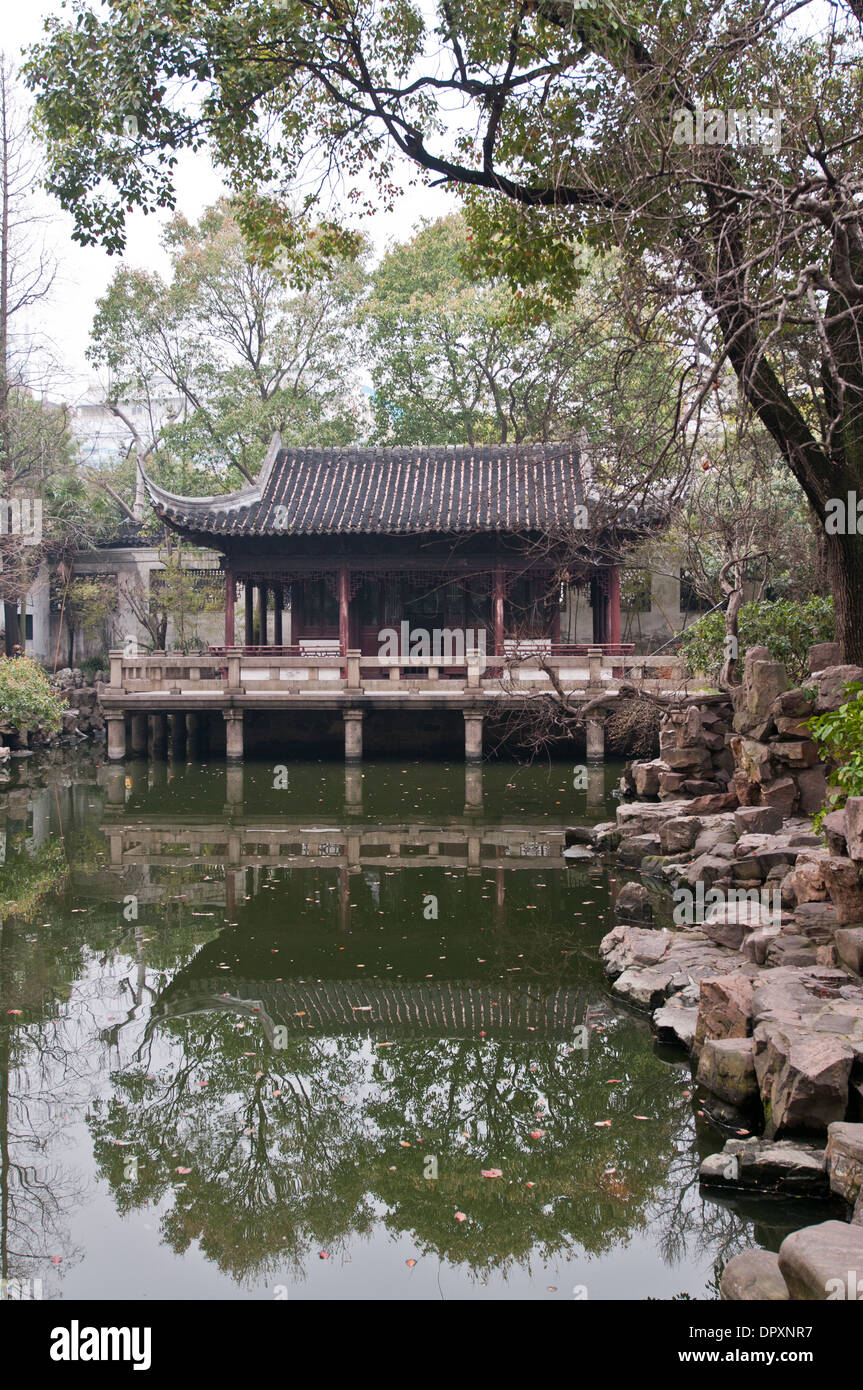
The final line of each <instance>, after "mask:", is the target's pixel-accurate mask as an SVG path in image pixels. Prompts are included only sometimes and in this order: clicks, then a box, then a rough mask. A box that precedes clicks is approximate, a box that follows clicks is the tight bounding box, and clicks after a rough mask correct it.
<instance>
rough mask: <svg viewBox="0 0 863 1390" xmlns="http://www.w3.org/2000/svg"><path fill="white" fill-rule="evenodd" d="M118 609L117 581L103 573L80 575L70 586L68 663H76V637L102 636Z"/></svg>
mask: <svg viewBox="0 0 863 1390" xmlns="http://www.w3.org/2000/svg"><path fill="white" fill-rule="evenodd" d="M116 612H117V585H116V583H114V582H113V581H112V580H111V579H109V578H107V577H104V576H101V575H79V576H77V577H76V578H74V579H72V580H71V582H70V583H69V584H68V586H67V588H66V602H65V613H66V629H67V632H68V635H69V640H68V646H67V649H66V665H67V666H74V665H75V638H76V636H77V635H78V634H79V633H80V635H81V636H82V637H89V638H94V637H102V638H103V640H104V634H105V632H106V629H107V627H108V624H109V621H110V619H111V618H112V617H114V616H116Z"/></svg>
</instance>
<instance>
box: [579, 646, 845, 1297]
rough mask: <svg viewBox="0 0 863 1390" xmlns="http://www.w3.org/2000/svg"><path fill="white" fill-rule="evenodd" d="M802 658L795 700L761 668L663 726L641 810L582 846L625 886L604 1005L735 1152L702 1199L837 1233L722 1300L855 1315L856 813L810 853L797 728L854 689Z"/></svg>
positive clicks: (631, 808)
mask: <svg viewBox="0 0 863 1390" xmlns="http://www.w3.org/2000/svg"><path fill="white" fill-rule="evenodd" d="M810 656H811V661H810V669H813V677H812V681H813V683H812V687H811V688H807V689H806V690H804V691H789V690H788V689H787V685H788V682H787V679H786V678H785V672H784V668H783V667H782V666H781V665H780V663H778V662H773V661H770V660H769V653H767V652H766V651H765V649H763V648H756V649H754V650H753V651H750V652H749V653H748V654H747V659H746V662H745V667H744V680H743V685H742V687H741V689H740V691H739V692H737V693H736V694H735V699H734V702H733V705H732V704H731V702H729V703H728V705H727V707H724V706H723V705H722V703H721V701H720V702H719V703H718V704H717V701H716V698H715V697H714V699H713V701H712V703H711V704H710V706H709V707H707V708H706V709H699V708H698V706H697V705H693V706H691V707H690V708H689V709H688V710H687V711H685V712H680V711H675V712H674V713H673V714H670V715H668V716H666V718H665V720H664V721H663V729H662V732H661V735H660V748H661V754H660V758H659V759H656V760H653V761H652V762H651V763H649V764H635V765H633V766H632V767H631V768H630V769H629V770H628V772H627V774H626V775H625V777H624V782H623V784H622V790H623V791H624V793H625V794H629V795H635V796H637V797H639V796H640V797H652V798H654V799H653V800H649V801H646V800H637V801H633V802H628V803H625V804H622V805H621V806H619V807H618V812H617V819H616V821H615V822H614V823H608V824H603V825H599V826H597V827H595V828H594V831H593V833H592V841H593V845H594V847H595V848H596V849H600V850H606V851H614V852H616V859H617V865H618V868H619V870H620V878H621V886H620V888H619V891H618V894H617V898H616V902H615V918H616V925H615V927H614V928H613V930H612V931H611V932H609V933H608V935H607V936H606V937H605V938H604V939H603V941H602V943H601V946H600V954H601V956H602V959H603V963H604V967H605V970H606V973H607V974H608V976H609V977H610V979H611V980H612V986H611V988H612V991H613V993H614V994H615V995H616V996H617V997H618V998H620V999H622V1000H625V1001H626V1002H627V1003H628V1004H630V1005H632V1006H634V1007H636V1008H638V1009H641V1010H643V1011H646V1012H648V1013H649V1014H650V1016H651V1020H652V1024H653V1028H654V1031H655V1033H656V1035H657V1037H658V1038H659V1039H660V1040H662V1041H663V1042H672V1043H676V1044H678V1045H679V1046H681V1047H684V1048H685V1049H686V1050H687V1052H688V1053H689V1055H690V1057H691V1059H692V1063H693V1067H694V1070H695V1077H696V1083H697V1085H698V1087H699V1088H700V1090H701V1091H702V1093H703V1094H704V1095H705V1097H706V1099H705V1101H704V1107H703V1108H704V1112H705V1113H706V1114H707V1117H708V1118H709V1119H710V1120H712V1121H713V1122H714V1123H716V1124H717V1125H718V1126H720V1127H721V1128H723V1129H724V1130H725V1132H726V1133H728V1132H729V1131H730V1132H731V1137H730V1138H729V1139H728V1140H727V1142H726V1144H725V1147H724V1149H723V1150H722V1151H721V1152H720V1153H717V1154H713V1155H711V1156H710V1157H709V1158H707V1159H705V1160H704V1162H703V1163H702V1165H701V1169H700V1180H701V1183H702V1186H703V1187H704V1189H705V1190H711V1189H712V1190H725V1191H728V1190H731V1191H737V1192H746V1193H750V1194H751V1193H760V1194H763V1195H765V1196H777V1197H779V1196H781V1197H787V1196H801V1195H805V1196H807V1197H810V1198H814V1199H816V1200H818V1199H820V1200H824V1201H825V1202H832V1203H833V1204H834V1207H833V1209H835V1211H836V1212H837V1213H838V1214H839V1215H840V1216H841V1215H843V1214H844V1216H845V1218H846V1219H845V1220H844V1221H843V1220H827V1221H824V1222H822V1223H821V1224H820V1225H816V1226H809V1227H804V1228H803V1229H802V1230H801V1231H796V1232H793V1233H792V1235H790V1236H788V1237H787V1238H786V1240H785V1241H784V1242H783V1245H782V1247H781V1249H780V1252H779V1254H778V1256H777V1255H771V1254H769V1253H768V1252H765V1251H747V1252H744V1253H743V1254H742V1255H739V1256H736V1257H735V1258H734V1259H733V1260H731V1261H730V1262H729V1264H728V1266H727V1267H726V1270H725V1273H724V1275H723V1279H722V1285H721V1297H722V1298H724V1299H732V1300H734V1299H756V1298H757V1299H772V1300H783V1299H788V1298H791V1299H798V1298H805V1299H812V1298H820V1299H826V1298H840V1297H846V1298H847V1297H860V1298H861V1299H863V979H861V972H863V872H861V870H863V797H858V798H851V799H849V801H848V802H847V805H846V807H845V809H844V810H842V811H837V812H833V813H831V815H830V816H828V817H827V818H826V823H825V827H824V832H825V833H823V834H815V833H814V831H813V828H812V823H811V820H810V819H808V818H807V817H808V816H809V815H811V814H812V813H814V811H816V810H818V809H819V808H820V805H821V804H822V802H823V796H824V790H825V788H826V776H825V773H826V770H825V769H824V767H823V765H821V764H820V763H819V762H818V759H817V753H816V750H815V745H814V743H812V741H811V739H810V738H809V735H808V731H807V729H806V727H805V724H804V723H803V722H802V716H803V715H804V714H806V715H807V716H808V714H812V713H816V712H821V710H822V709H825V708H836V707H837V706H838V704H840V703H842V702H843V701H844V700H845V699H847V695H845V694H844V685H845V682H846V681H851V680H857V679H863V671H859V670H858V668H852V667H841V666H838V665H837V664H835V663H834V664H832V665H825V666H821V667H820V669H819V664H820V663H821V662H823V661H824V659H825V657H826V658H828V659H829V658H830V657H833V656H835V652H834V651H833V650H831V649H830V648H829V647H827V648H826V649H825V647H821V648H818V649H814V651H813V653H811V654H810ZM705 714H706V715H707V718H706V719H705ZM681 791H684V792H688V793H689V795H688V796H687V798H686V799H685V800H683V799H680V792H681ZM627 876H629V877H627ZM855 1270H856V1271H859V1275H860V1279H861V1288H860V1291H859V1294H858V1293H856V1292H855V1293H851V1292H849V1290H850V1284H849V1283H848V1279H849V1277H850V1276H849V1271H855ZM856 1277H857V1276H856V1275H855V1279H856ZM842 1289H844V1290H845V1292H844V1293H843V1292H841V1290H842Z"/></svg>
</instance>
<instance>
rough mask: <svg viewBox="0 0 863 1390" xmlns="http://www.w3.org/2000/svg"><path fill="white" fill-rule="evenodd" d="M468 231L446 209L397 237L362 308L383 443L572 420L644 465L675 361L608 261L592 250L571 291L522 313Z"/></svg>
mask: <svg viewBox="0 0 863 1390" xmlns="http://www.w3.org/2000/svg"><path fill="white" fill-rule="evenodd" d="M469 249H470V231H469V229H468V227H467V224H466V223H465V221H464V218H462V217H460V216H457V215H452V216H450V217H447V218H441V219H439V220H438V221H436V222H431V223H425V224H424V225H423V226H422V227H421V228H420V230H419V231H418V232H417V233H416V235H415V236H414V237H413V238H412V240H411V241H409V242H407V243H405V244H402V245H397V246H394V247H393V248H392V249H391V250H390V251H389V253H388V254H387V255H386V256H385V257H384V259H383V261H382V262H381V264H380V266H379V267H378V269H377V270H376V271H375V273H374V276H373V278H372V292H371V295H370V297H369V299H368V301H367V302H366V303H365V304H364V305H363V309H362V318H363V321H364V323H365V326H366V331H367V335H368V340H369V346H370V349H371V355H372V362H373V367H372V379H373V382H374V388H375V389H374V395H373V399H372V405H373V409H374V415H375V425H376V433H377V437H378V438H379V439H380V440H381V442H382V443H385V444H417V443H421V444H446V443H450V442H453V441H455V440H464V441H466V442H467V443H469V444H474V443H501V444H506V443H514V444H519V443H523V442H525V441H542V440H548V439H566V438H573V437H576V436H578V435H579V434H580V433H581V432H582V431H584V433H585V434H586V436H587V437H588V438H589V439H591V440H596V441H601V442H602V446H603V448H604V449H605V450H606V451H610V450H612V449H614V452H615V454H616V458H617V467H618V471H619V470H620V466H621V462H622V460H623V458H624V455H626V454H628V456H629V457H630V459H631V460H632V461H633V462H634V461H635V460H636V458H637V460H638V464H637V468H638V469H640V470H641V471H642V472H644V471H646V469H647V468H648V467H649V463H650V461H651V460H652V459H655V458H656V457H657V456H658V455H659V454H660V453H661V452H662V443H663V441H664V440H665V439H667V437H668V433H669V431H670V430H671V429H672V428H673V413H674V408H675V404H676V400H675V384H674V382H675V379H676V376H677V374H678V366H677V363H676V361H675V358H674V356H673V355H672V354H671V353H669V352H668V351H667V349H666V345H665V344H661V343H658V342H651V341H648V342H645V341H643V340H641V341H640V340H639V339H638V338H637V336H636V335H635V334H634V333H633V331H632V326H631V324H629V323H628V322H627V316H626V309H625V304H624V303H623V302H622V301H621V298H620V296H619V293H618V284H617V276H616V268H615V265H614V260H615V258H611V257H610V258H605V259H603V258H601V257H599V256H597V257H595V258H594V263H593V265H592V269H591V272H590V274H589V275H588V276H587V277H586V278H585V282H584V284H583V285H582V286H580V287H579V289H578V291H577V292H576V294H575V295H574V296H573V302H572V303H571V304H570V305H568V306H567V307H566V308H565V309H563V308H561V309H560V310H559V311H558V312H557V313H555V314H554V315H552V316H550V317H543V318H540V319H537V320H536V321H535V322H529V321H526V320H525V319H524V317H523V316H521V315H518V314H516V313H514V311H513V296H512V292H511V290H510V287H509V286H508V284H507V283H506V281H505V280H503V279H501V278H498V279H497V280H494V279H491V280H490V279H489V278H488V277H487V276H484V275H479V274H477V272H476V270H475V269H473V270H472V269H471V268H470V266H469V265H468V264H467V257H468V253H469Z"/></svg>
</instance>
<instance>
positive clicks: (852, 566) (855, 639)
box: [824, 521, 863, 666]
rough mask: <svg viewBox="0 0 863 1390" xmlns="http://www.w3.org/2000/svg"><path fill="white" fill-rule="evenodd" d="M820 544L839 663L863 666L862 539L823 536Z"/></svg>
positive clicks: (860, 537)
mask: <svg viewBox="0 0 863 1390" xmlns="http://www.w3.org/2000/svg"><path fill="white" fill-rule="evenodd" d="M851 524H852V525H853V521H852V522H851ZM824 541H825V545H824V555H825V560H826V563H827V580H828V584H829V592H830V593H831V594H832V595H833V606H834V612H835V615H836V638H837V641H838V642H839V646H840V650H841V652H842V660H843V661H847V662H852V663H853V664H854V665H855V666H863V617H861V614H863V536H854V535H851V536H844V535H836V536H830V535H826V536H825V538H824Z"/></svg>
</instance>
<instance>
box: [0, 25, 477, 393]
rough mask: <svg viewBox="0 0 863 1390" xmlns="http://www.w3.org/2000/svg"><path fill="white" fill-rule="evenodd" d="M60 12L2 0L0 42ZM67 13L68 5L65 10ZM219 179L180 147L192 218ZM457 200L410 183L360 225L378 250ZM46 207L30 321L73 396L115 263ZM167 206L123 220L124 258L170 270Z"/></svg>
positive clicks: (19, 42)
mask: <svg viewBox="0 0 863 1390" xmlns="http://www.w3.org/2000/svg"><path fill="white" fill-rule="evenodd" d="M63 13H64V10H63V7H62V5H61V4H60V0H28V3H26V4H13V3H12V0H3V25H2V32H0V44H2V47H3V50H4V51H5V52H6V54H7V56H8V57H9V58H10V59H11V60H12V61H13V62H18V61H20V59H21V55H22V51H23V50H24V49H25V48H26V47H27V46H28V45H30V44H32V43H34V42H36V41H37V40H39V39H40V38H41V37H42V24H43V19H44V16H45V15H48V14H58V15H62V14H63ZM65 13H67V14H68V13H69V11H68V10H66V11H65ZM223 191H224V188H223V185H222V183H221V180H220V178H219V176H218V174H217V172H216V170H215V169H214V168H213V166H212V164H211V163H210V161H209V160H208V158H207V156H206V155H205V154H200V155H191V154H184V155H182V156H181V158H180V162H179V166H178V174H177V207H178V209H179V211H180V212H182V213H184V214H185V215H186V216H187V217H189V218H190V219H194V218H197V217H198V216H199V215H200V213H201V212H202V211H203V209H204V208H205V207H206V206H207V205H208V204H209V203H211V202H213V201H214V199H215V198H217V197H218V196H219V194H220V192H223ZM455 206H456V200H455V199H454V198H453V197H452V195H449V194H446V193H444V192H443V191H442V190H435V189H427V190H422V189H416V188H413V189H411V192H410V195H409V196H407V197H405V198H403V199H402V200H401V201H400V202H399V204H398V206H397V209H396V211H395V212H394V213H390V214H386V215H381V217H379V218H371V219H365V220H364V222H363V227H364V230H365V231H366V232H367V233H368V234H369V235H370V236H371V238H372V240H373V242H374V244H375V247H376V249H377V250H378V251H380V250H382V249H383V247H384V246H385V245H386V244H387V243H388V242H389V241H391V240H393V239H396V240H403V239H405V238H407V237H408V236H409V235H410V233H411V230H412V228H413V227H414V226H415V224H416V222H417V221H418V219H419V218H420V217H434V216H440V215H441V214H443V213H445V212H447V211H449V210H451V209H452V208H454V207H455ZM47 208H48V212H49V214H50V243H51V245H52V247H53V250H54V254H55V256H56V258H57V262H58V273H57V278H56V281H55V284H54V287H53V290H52V292H51V298H50V301H49V302H48V303H47V304H44V303H43V304H42V305H40V306H39V309H38V312H37V313H36V314H35V315H34V316H33V318H32V319H31V324H30V327H31V328H32V329H33V330H35V331H38V332H42V333H46V334H47V336H48V337H49V338H50V339H51V341H52V342H53V344H54V348H55V352H56V355H57V357H58V358H59V360H60V361H61V362H62V363H63V366H64V369H65V375H66V380H65V382H64V384H63V386H62V388H58V386H57V385H55V387H54V389H53V390H52V392H51V394H52V396H53V397H55V398H57V397H58V396H63V397H65V398H66V399H67V400H68V401H70V403H72V402H74V401H75V400H79V399H81V397H82V395H83V394H85V393H89V394H91V395H92V392H93V390H94V389H95V388H96V385H97V383H96V381H95V378H94V377H93V373H92V370H91V369H90V367H89V365H88V363H87V361H86V358H85V352H86V349H87V345H88V339H89V330H90V324H91V322H92V319H93V309H94V304H95V301H96V299H97V298H98V297H99V295H101V294H102V293H103V292H104V290H105V287H106V286H107V284H108V281H109V280H110V278H111V276H112V275H113V273H114V270H115V268H116V266H117V265H118V264H119V263H120V261H119V258H118V257H116V256H108V255H106V253H105V252H104V251H101V250H99V249H97V248H94V247H82V246H79V245H78V244H77V243H76V242H73V241H72V240H71V235H70V233H71V226H72V222H71V218H70V217H68V216H66V215H65V214H64V213H62V212H61V211H60V209H59V206H58V205H57V204H56V203H55V202H54V201H53V200H47ZM168 217H169V214H168V213H164V214H159V215H152V216H150V217H144V216H143V215H142V214H134V215H133V216H132V217H130V218H129V220H128V224H127V231H128V245H127V249H126V254H125V258H124V259H125V261H126V262H127V263H128V264H130V265H135V266H146V267H147V268H148V269H151V270H159V271H161V272H163V273H165V272H166V271H167V268H168V261H167V257H166V256H165V254H164V252H163V251H162V248H161V246H160V245H159V237H160V233H161V228H162V227H163V226H164V224H165V222H166V221H167V220H168Z"/></svg>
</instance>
